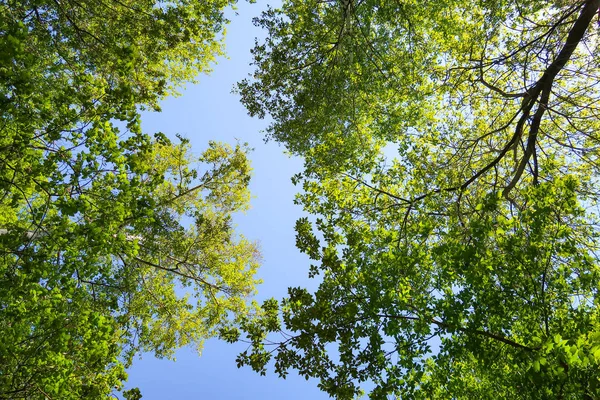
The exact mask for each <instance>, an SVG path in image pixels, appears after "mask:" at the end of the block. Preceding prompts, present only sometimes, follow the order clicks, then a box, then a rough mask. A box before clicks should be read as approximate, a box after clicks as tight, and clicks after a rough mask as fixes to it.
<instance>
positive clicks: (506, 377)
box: [239, 0, 600, 399]
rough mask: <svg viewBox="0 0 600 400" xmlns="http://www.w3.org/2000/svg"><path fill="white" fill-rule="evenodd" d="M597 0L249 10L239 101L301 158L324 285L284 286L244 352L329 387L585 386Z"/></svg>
mask: <svg viewBox="0 0 600 400" xmlns="http://www.w3.org/2000/svg"><path fill="white" fill-rule="evenodd" d="M599 6H600V1H598V0H587V1H574V2H573V1H571V2H566V1H551V2H539V1H505V0H491V1H480V2H466V1H459V0H448V1H442V2H440V1H421V2H416V1H410V0H407V1H403V0H401V1H380V0H363V1H356V0H338V1H318V0H314V1H304V0H303V1H296V0H288V1H284V3H283V6H282V8H281V9H278V10H275V9H269V10H268V11H266V12H265V13H264V14H263V15H262V17H260V18H258V19H257V20H256V23H257V25H258V26H261V27H263V28H264V29H265V30H266V31H267V38H266V39H265V41H264V42H263V43H259V44H257V46H256V47H255V49H254V51H253V54H254V57H255V66H256V71H255V72H254V75H253V79H248V80H245V81H243V82H241V83H240V85H239V92H240V94H241V96H242V102H243V103H244V104H245V105H246V107H247V109H248V110H249V112H250V114H252V115H255V116H258V117H265V116H267V115H270V116H271V117H272V118H273V123H272V124H271V126H270V128H269V130H268V137H269V138H271V139H274V140H276V141H278V142H281V143H283V144H285V146H286V147H287V149H288V150H289V151H290V152H292V153H294V154H297V155H300V156H303V157H304V158H305V171H304V173H302V174H300V175H297V176H295V177H294V179H293V181H294V183H296V184H297V185H301V187H302V192H301V193H300V194H299V195H298V197H297V200H296V201H297V203H298V204H300V205H302V206H303V207H304V209H305V210H306V211H308V212H310V213H311V214H313V215H314V216H315V218H314V219H306V218H305V219H301V220H299V221H298V223H297V225H296V231H297V246H298V248H299V249H300V250H301V251H302V252H304V253H306V254H307V255H308V256H309V257H310V258H311V259H312V260H314V261H315V265H313V266H311V270H310V271H311V272H310V274H311V275H312V276H314V275H319V278H320V282H321V283H320V285H319V288H318V289H317V290H316V292H314V293H311V292H309V291H307V290H306V289H302V288H290V289H289V296H288V297H287V298H286V299H284V300H283V301H282V303H281V304H280V306H279V310H280V313H281V318H282V322H283V328H284V329H285V331H284V332H283V337H282V338H281V340H279V339H277V338H276V337H271V336H268V333H269V332H279V331H280V329H281V328H280V327H279V326H276V325H275V324H272V323H269V324H267V323H266V322H265V321H263V320H261V319H257V320H254V321H250V322H247V323H246V325H247V326H246V327H245V331H246V332H247V336H248V338H249V339H250V340H251V341H252V343H253V347H252V348H251V349H250V350H249V351H248V352H246V353H244V354H242V355H240V359H239V363H240V364H248V365H250V366H251V367H252V368H254V369H255V370H257V371H260V372H263V373H264V371H265V367H266V366H267V364H268V362H269V361H270V360H271V357H272V354H274V360H275V370H276V371H277V372H278V373H279V374H280V375H281V376H285V375H286V374H287V373H288V370H289V369H295V370H297V371H298V372H299V373H300V374H301V375H303V376H305V377H307V378H309V377H314V378H318V379H319V380H320V387H321V389H323V390H324V391H326V392H327V393H329V394H330V395H332V396H333V397H336V398H340V399H351V398H353V397H355V396H356V395H358V394H359V393H360V388H361V386H365V387H369V388H371V390H370V397H371V398H376V399H380V398H387V397H389V396H392V397H394V396H396V397H399V398H423V399H435V398H439V399H446V398H457V399H458V398H461V399H462V398H465V399H466V398H509V399H510V398H514V399H517V398H531V399H535V398H540V399H542V398H590V399H591V398H596V397H599V396H600V387H599V383H600V382H599V381H598V376H600V347H598V346H599V342H598V332H600V325H599V320H598V318H599V317H600V309H599V301H600V297H599V296H598V287H599V284H600V280H599V279H600V276H599V272H600V270H599V260H598V256H597V254H598V250H599V249H598V247H599V241H598V233H599V232H598V228H597V227H598V222H599V221H598V218H597V215H596V214H595V210H596V207H597V205H598V199H599V198H600V195H599V193H598V191H597V182H598V177H599V176H600V174H599V172H600V171H599V169H598V156H599V149H600V147H599V145H600V137H598V132H599V131H600V122H599V121H600V119H599V117H600V113H599V111H600V110H599V109H598V102H599V101H600V95H599V93H598V82H599V78H600V71H599V69H598V68H599V67H598V63H597V62H596V60H597V57H598V54H599V49H598V45H599V42H598V36H597V27H596V23H595V21H596V19H595V18H596V14H597V11H598V8H599ZM311 221H314V222H312V223H311ZM265 312H267V311H266V310H265ZM269 313H271V314H272V313H273V311H272V308H269ZM265 338H269V340H270V341H277V342H278V344H277V346H276V347H275V350H274V351H273V348H265V343H264V342H265Z"/></svg>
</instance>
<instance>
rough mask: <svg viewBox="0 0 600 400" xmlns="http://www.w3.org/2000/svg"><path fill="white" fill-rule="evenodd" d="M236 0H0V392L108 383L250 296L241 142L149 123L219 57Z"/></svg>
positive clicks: (200, 332) (166, 352)
mask: <svg viewBox="0 0 600 400" xmlns="http://www.w3.org/2000/svg"><path fill="white" fill-rule="evenodd" d="M231 4H232V1H229V0H210V1H187V0H181V1H180V0H175V1H161V0H120V1H106V2H105V1H71V0H60V1H58V0H31V1H8V2H4V3H3V4H2V5H0V115H1V121H2V122H1V128H0V129H1V135H0V332H1V334H0V397H1V398H11V399H17V398H26V399H38V398H39V399H46V398H54V399H88V398H89V399H100V398H107V397H108V396H111V393H115V391H116V390H119V389H120V388H122V382H123V381H124V379H126V376H127V375H126V373H125V368H126V367H127V366H128V365H129V363H130V362H131V359H132V357H133V356H134V355H135V354H138V353H140V352H141V351H150V352H154V353H155V354H156V355H157V356H159V357H171V356H172V355H173V352H174V350H175V349H176V348H178V347H180V346H185V345H194V346H196V347H198V349H200V347H201V345H202V341H203V339H205V338H207V337H212V336H215V335H218V332H219V331H220V330H222V329H233V327H234V326H235V323H236V320H238V319H239V318H241V317H242V316H244V315H245V314H246V313H247V312H248V311H249V310H250V309H251V307H252V306H251V304H249V303H248V298H249V296H250V295H251V294H252V293H253V292H254V290H255V289H254V288H255V285H256V283H257V282H256V280H255V279H254V278H253V275H254V273H255V271H256V268H257V262H258V258H259V256H258V252H257V248H256V246H255V245H254V244H253V243H250V242H249V241H247V240H246V239H244V238H243V237H241V236H239V235H237V234H236V233H235V232H234V229H233V225H232V221H231V218H232V214H233V213H235V212H238V211H243V210H245V209H247V207H248V201H249V191H248V183H249V179H250V174H251V168H250V166H249V162H248V159H247V157H246V155H247V152H248V148H247V147H246V146H245V145H241V144H238V145H236V146H234V147H232V146H228V145H224V144H220V143H216V142H215V143H213V142H211V143H210V144H209V146H208V147H207V149H206V150H205V151H204V152H203V153H202V154H201V155H199V156H198V155H193V154H192V152H191V150H190V146H189V144H188V142H187V141H186V140H183V139H181V140H180V141H179V142H178V143H173V142H171V141H170V140H168V139H167V138H166V136H165V135H164V134H161V133H158V134H156V135H155V136H154V137H152V136H150V135H148V134H146V133H143V132H142V131H141V128H140V110H142V109H145V108H150V109H158V102H159V100H160V99H162V98H164V97H165V96H166V95H169V94H175V91H174V90H175V88H176V87H179V86H181V85H183V84H184V83H186V82H188V81H190V80H193V79H194V77H196V76H197V75H198V73H200V72H207V71H208V70H209V65H210V63H211V62H212V61H213V60H214V59H215V56H216V55H218V54H220V52H221V42H220V40H221V39H220V36H221V35H222V28H223V24H224V23H225V22H226V21H225V20H224V17H223V14H222V10H223V9H224V7H226V6H228V5H231ZM188 225H189V226H188ZM127 396H128V398H131V399H134V398H139V397H140V394H139V391H136V390H133V391H129V392H128V393H127Z"/></svg>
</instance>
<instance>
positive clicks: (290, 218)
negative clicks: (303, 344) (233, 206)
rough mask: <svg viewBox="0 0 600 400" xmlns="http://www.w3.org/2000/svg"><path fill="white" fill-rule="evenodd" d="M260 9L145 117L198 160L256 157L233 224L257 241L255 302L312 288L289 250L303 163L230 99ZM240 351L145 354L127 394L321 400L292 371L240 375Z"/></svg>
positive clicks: (208, 347) (237, 21) (212, 346)
mask: <svg viewBox="0 0 600 400" xmlns="http://www.w3.org/2000/svg"><path fill="white" fill-rule="evenodd" d="M265 6H266V4H264V2H263V3H260V4H248V3H246V2H245V1H244V2H240V3H239V4H238V10H237V11H238V14H239V15H234V14H233V13H232V12H229V13H228V15H229V16H230V19H231V23H230V25H229V26H228V28H227V37H226V43H227V48H226V51H227V55H228V57H229V59H220V60H219V62H218V64H217V65H216V66H215V67H214V71H213V73H212V74H211V75H209V76H201V77H200V83H199V84H198V85H193V86H192V85H190V86H188V88H187V89H186V90H185V91H184V92H183V95H182V96H180V97H178V98H171V99H167V100H166V101H165V102H163V104H162V113H154V114H146V115H144V118H143V127H144V130H145V131H146V132H150V133H151V132H157V131H162V132H164V133H166V134H168V135H169V136H172V137H174V135H175V134H176V133H180V134H182V135H183V136H185V137H187V138H189V139H190V140H191V143H192V146H193V149H194V150H195V151H197V152H198V153H200V151H202V149H204V148H205V147H206V144H207V142H208V141H209V140H220V141H225V142H229V143H234V142H235V140H236V138H237V139H239V140H241V141H244V142H248V143H249V144H250V145H251V147H253V148H254V149H255V150H254V152H253V153H252V154H251V159H252V166H253V168H254V177H253V180H252V183H251V191H252V194H253V196H254V198H253V200H252V208H251V209H250V211H249V212H248V213H247V214H246V215H242V216H239V217H238V218H237V224H238V231H239V232H240V233H242V234H244V235H245V236H246V237H248V238H250V239H253V240H257V241H259V242H260V245H261V250H262V255H263V259H264V262H263V265H262V267H261V269H260V270H259V277H260V278H262V279H263V280H264V283H263V284H262V285H261V286H260V287H259V294H258V297H257V299H258V300H262V299H265V298H269V297H276V298H278V299H280V298H281V297H283V296H285V294H286V293H287V287H288V286H305V287H314V286H315V282H311V281H309V280H308V278H307V274H308V265H309V261H308V259H307V258H306V257H304V256H303V255H301V254H300V253H299V252H298V250H297V249H296V248H295V246H294V243H295V237H294V223H295V221H296V219H297V218H298V217H299V216H301V215H302V214H301V210H300V209H299V208H298V207H296V206H294V205H293V198H294V194H295V193H296V192H297V188H295V187H294V186H293V185H292V183H291V181H290V178H291V176H292V175H293V174H294V173H297V172H300V171H301V169H302V162H301V160H299V159H292V158H290V157H288V156H286V155H285V154H284V149H283V148H282V147H279V146H278V145H276V144H275V143H268V144H265V143H264V142H263V134H262V133H261V130H263V129H264V128H265V127H266V122H265V121H259V120H256V119H252V118H250V117H248V115H247V113H246V111H245V109H244V107H243V106H242V105H241V103H240V102H239V99H238V97H237V96H236V95H234V94H232V93H231V90H232V88H233V86H234V84H235V82H237V81H239V80H241V79H243V78H244V77H246V76H247V75H248V73H249V72H251V67H250V66H249V65H248V64H249V63H250V61H251V54H250V49H251V48H252V46H253V44H254V38H255V37H256V36H261V35H262V32H260V30H258V29H257V28H255V27H254V26H253V25H252V17H254V16H257V15H258V14H259V13H260V11H261V10H262V9H264V8H265ZM244 349H245V345H242V344H239V345H230V344H226V343H222V342H219V341H217V340H210V341H207V342H206V343H205V347H204V351H203V353H202V356H201V357H198V355H197V354H196V353H195V352H194V351H193V350H192V349H181V350H180V351H178V352H177V354H176V357H177V361H176V362H172V361H169V360H156V359H155V358H154V357H153V356H152V355H150V354H147V355H144V356H143V358H142V359H141V360H135V361H134V364H133V367H132V368H131V369H130V371H129V382H128V385H127V387H139V388H140V389H141V391H142V394H143V396H144V397H143V398H144V400H158V399H160V400H164V399H178V400H185V399H227V400H229V399H266V400H269V399H290V400H292V399H325V398H328V396H327V395H325V394H324V393H322V392H320V391H319V390H318V389H317V382H316V381H315V380H309V381H306V380H304V378H301V377H298V376H297V375H296V374H295V373H294V372H292V373H290V375H288V377H287V379H285V380H283V379H280V378H278V377H277V376H276V375H275V374H274V373H273V372H272V371H269V373H268V374H267V376H266V377H265V376H260V375H259V374H257V373H255V372H253V371H252V370H251V369H250V368H247V367H245V368H242V369H238V368H237V367H236V364H235V357H236V355H237V354H238V353H239V352H240V351H243V350H244Z"/></svg>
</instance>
